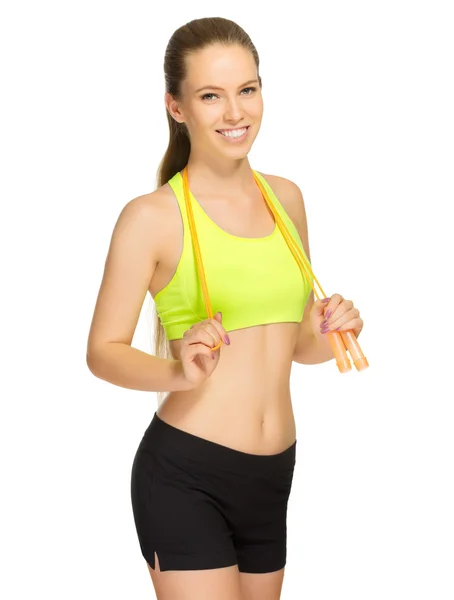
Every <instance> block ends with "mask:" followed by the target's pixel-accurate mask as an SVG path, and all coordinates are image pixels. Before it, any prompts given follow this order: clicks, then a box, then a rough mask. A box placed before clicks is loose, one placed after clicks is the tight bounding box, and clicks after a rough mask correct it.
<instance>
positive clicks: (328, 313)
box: [325, 310, 333, 319]
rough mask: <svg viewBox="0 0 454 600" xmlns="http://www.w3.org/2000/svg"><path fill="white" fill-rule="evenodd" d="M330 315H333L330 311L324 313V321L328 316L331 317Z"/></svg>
mask: <svg viewBox="0 0 454 600" xmlns="http://www.w3.org/2000/svg"><path fill="white" fill-rule="evenodd" d="M332 314H333V313H332V311H331V310H328V311H326V314H325V319H329V318H330V316H331V315H332Z"/></svg>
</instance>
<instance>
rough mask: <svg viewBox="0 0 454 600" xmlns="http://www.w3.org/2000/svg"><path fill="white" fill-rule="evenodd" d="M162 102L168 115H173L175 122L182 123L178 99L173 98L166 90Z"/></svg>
mask: <svg viewBox="0 0 454 600" xmlns="http://www.w3.org/2000/svg"><path fill="white" fill-rule="evenodd" d="M164 102H165V105H166V109H167V111H168V113H169V114H170V116H171V117H173V118H174V119H175V121H176V122H177V123H184V116H183V111H182V110H181V106H180V103H179V102H178V100H175V98H174V97H173V96H172V94H170V93H169V92H166V93H165V96H164Z"/></svg>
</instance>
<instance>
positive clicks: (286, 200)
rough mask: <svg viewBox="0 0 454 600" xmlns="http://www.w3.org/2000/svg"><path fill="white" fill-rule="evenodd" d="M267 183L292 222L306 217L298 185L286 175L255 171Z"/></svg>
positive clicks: (300, 220)
mask: <svg viewBox="0 0 454 600" xmlns="http://www.w3.org/2000/svg"><path fill="white" fill-rule="evenodd" d="M257 173H258V174H259V175H261V176H262V177H263V178H264V179H265V180H266V181H267V183H268V184H269V186H270V187H271V189H272V190H273V192H274V194H275V196H276V197H277V199H278V200H279V202H280V203H281V204H282V206H283V207H284V209H285V211H286V212H287V214H288V215H289V216H290V218H291V219H292V220H293V221H294V222H298V223H302V222H304V221H305V219H306V214H305V207H304V198H303V194H302V192H301V189H300V188H299V186H298V185H297V184H296V183H295V182H294V181H292V180H291V179H288V178H286V177H281V176H279V175H270V174H268V173H262V172H261V171H257Z"/></svg>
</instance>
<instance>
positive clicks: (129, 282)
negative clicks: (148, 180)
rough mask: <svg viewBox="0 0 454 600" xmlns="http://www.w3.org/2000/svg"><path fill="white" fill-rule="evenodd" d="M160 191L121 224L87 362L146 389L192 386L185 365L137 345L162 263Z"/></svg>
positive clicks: (131, 205) (138, 201)
mask: <svg viewBox="0 0 454 600" xmlns="http://www.w3.org/2000/svg"><path fill="white" fill-rule="evenodd" d="M159 193H160V192H159V190H157V191H155V192H153V193H152V194H150V195H148V196H139V197H137V198H134V200H131V201H130V202H128V204H126V205H125V207H124V208H123V210H122V211H121V213H120V216H119V217H118V220H117V223H116V224H115V227H114V230H113V234H112V238H111V241H110V247H109V251H108V254H107V258H106V262H105V266H104V274H103V278H102V281H101V286H100V289H99V293H98V298H97V301H96V305H95V309H94V314H93V319H92V323H91V327H90V332H89V336H88V344H87V357H86V360H87V365H88V368H89V369H90V371H91V372H92V373H93V375H95V376H96V377H99V378H100V379H103V380H105V381H109V382H110V383H113V384H114V385H118V386H121V387H124V388H129V389H134V390H142V391H156V392H157V391H181V390H188V389H191V387H193V386H191V384H190V383H188V381H187V380H186V379H185V377H184V374H183V369H182V363H181V361H179V360H175V359H172V358H168V359H166V358H158V357H157V356H153V355H150V354H147V353H146V352H142V351H141V350H138V349H137V348H133V347H132V346H131V342H132V339H133V336H134V332H135V329H136V327H137V322H138V320H139V315H140V311H141V309H142V306H143V302H144V299H145V296H146V293H147V291H148V289H149V286H150V281H151V278H152V277H153V274H154V272H155V270H156V265H157V263H158V248H159V244H160V240H161V238H160V233H159V232H160V230H161V231H162V229H163V228H162V222H161V219H162V218H163V217H164V215H163V210H162V204H160V202H159Z"/></svg>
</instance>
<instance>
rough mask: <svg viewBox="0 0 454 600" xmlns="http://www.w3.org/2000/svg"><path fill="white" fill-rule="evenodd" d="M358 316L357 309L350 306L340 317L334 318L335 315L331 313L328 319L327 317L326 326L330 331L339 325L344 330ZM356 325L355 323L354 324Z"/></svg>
mask: <svg viewBox="0 0 454 600" xmlns="http://www.w3.org/2000/svg"><path fill="white" fill-rule="evenodd" d="M358 317H359V310H358V309H357V308H352V309H350V310H348V311H347V312H346V313H343V314H342V315H341V316H340V317H338V318H337V319H336V317H335V315H333V316H332V317H331V318H330V319H328V323H327V325H328V327H329V328H330V330H331V331H334V330H335V329H338V328H339V327H341V328H342V329H344V330H346V329H349V328H350V323H351V322H353V321H356V319H357V318H358ZM355 327H356V324H355Z"/></svg>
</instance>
